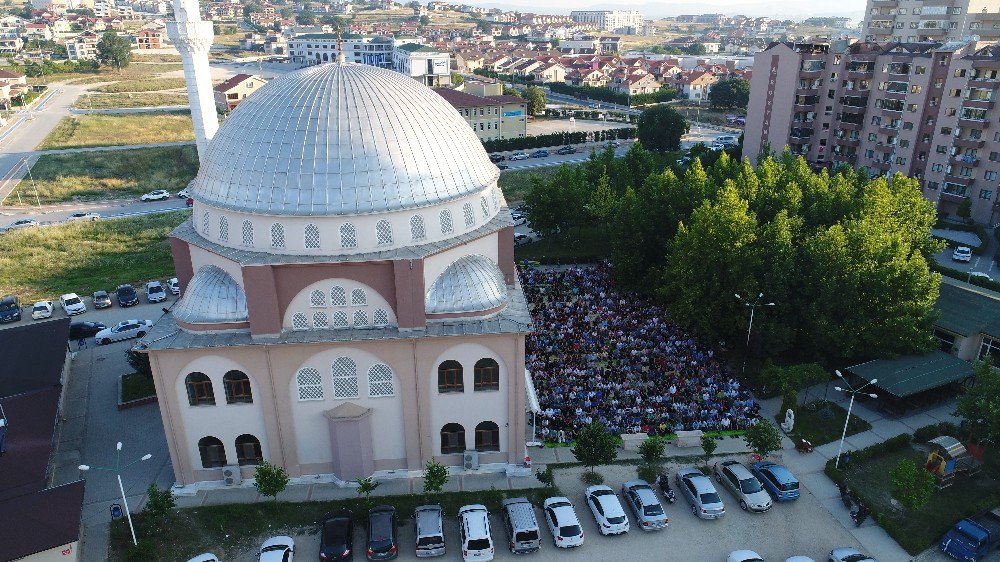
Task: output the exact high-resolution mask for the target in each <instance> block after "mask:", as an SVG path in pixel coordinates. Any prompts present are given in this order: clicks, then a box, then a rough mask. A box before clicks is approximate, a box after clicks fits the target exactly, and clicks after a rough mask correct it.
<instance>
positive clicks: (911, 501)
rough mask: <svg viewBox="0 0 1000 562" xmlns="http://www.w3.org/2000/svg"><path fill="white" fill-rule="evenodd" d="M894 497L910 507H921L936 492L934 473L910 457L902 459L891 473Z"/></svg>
mask: <svg viewBox="0 0 1000 562" xmlns="http://www.w3.org/2000/svg"><path fill="white" fill-rule="evenodd" d="M890 476H891V477H892V497H894V498H896V499H897V500H899V501H900V502H902V504H903V505H905V506H906V507H908V508H910V509H920V508H921V507H923V506H924V505H926V504H927V502H928V501H930V499H931V494H933V493H934V475H933V474H931V473H930V472H927V471H926V470H924V469H923V467H919V466H917V465H916V463H914V462H913V461H911V460H910V459H902V460H900V461H899V462H898V463H896V467H895V468H893V469H892V472H891V473H890Z"/></svg>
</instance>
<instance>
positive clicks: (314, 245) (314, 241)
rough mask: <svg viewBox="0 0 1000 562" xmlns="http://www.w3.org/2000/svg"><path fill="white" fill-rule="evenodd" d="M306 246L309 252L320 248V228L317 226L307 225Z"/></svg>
mask: <svg viewBox="0 0 1000 562" xmlns="http://www.w3.org/2000/svg"><path fill="white" fill-rule="evenodd" d="M305 246H306V248H307V249H309V250H315V249H318V248H319V227H318V226H316V225H315V224H307V225H306V232H305Z"/></svg>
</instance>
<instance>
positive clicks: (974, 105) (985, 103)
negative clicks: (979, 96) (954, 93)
mask: <svg viewBox="0 0 1000 562" xmlns="http://www.w3.org/2000/svg"><path fill="white" fill-rule="evenodd" d="M962 107H968V108H971V109H993V100H964V101H963V102H962Z"/></svg>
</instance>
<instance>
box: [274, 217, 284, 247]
mask: <svg viewBox="0 0 1000 562" xmlns="http://www.w3.org/2000/svg"><path fill="white" fill-rule="evenodd" d="M271 247H272V248H284V247H285V227H284V226H283V225H281V224H280V223H274V224H272V225H271Z"/></svg>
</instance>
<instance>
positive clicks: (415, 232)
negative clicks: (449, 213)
mask: <svg viewBox="0 0 1000 562" xmlns="http://www.w3.org/2000/svg"><path fill="white" fill-rule="evenodd" d="M426 237H427V230H426V229H425V228H424V217H422V216H420V215H413V216H412V217H410V238H412V239H414V240H423V239H424V238H426Z"/></svg>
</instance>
